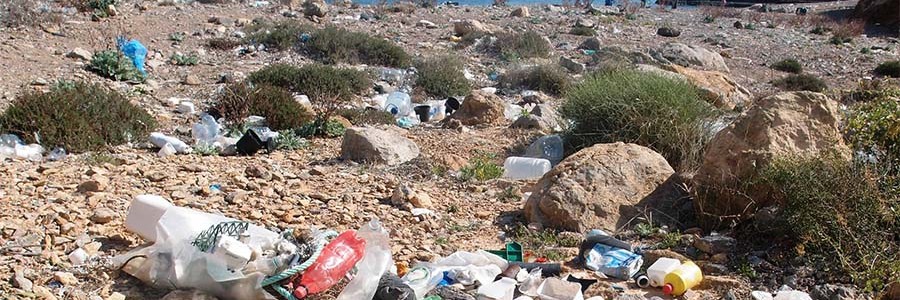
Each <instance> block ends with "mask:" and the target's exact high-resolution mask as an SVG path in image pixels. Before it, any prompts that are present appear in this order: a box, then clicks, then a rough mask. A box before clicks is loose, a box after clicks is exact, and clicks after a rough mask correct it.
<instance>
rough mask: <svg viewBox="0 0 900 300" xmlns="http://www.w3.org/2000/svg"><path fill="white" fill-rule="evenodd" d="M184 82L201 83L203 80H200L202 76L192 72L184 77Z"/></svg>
mask: <svg viewBox="0 0 900 300" xmlns="http://www.w3.org/2000/svg"><path fill="white" fill-rule="evenodd" d="M183 83H184V84H186V85H201V84H203V82H201V81H200V77H198V76H197V75H194V74H190V75H188V76H187V77H185V78H184V82H183Z"/></svg>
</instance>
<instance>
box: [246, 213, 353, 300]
mask: <svg viewBox="0 0 900 300" xmlns="http://www.w3.org/2000/svg"><path fill="white" fill-rule="evenodd" d="M286 234H287V233H286ZM335 236H337V232H335V231H333V230H328V231H325V232H322V233H320V234H318V235H317V236H316V237H315V238H314V241H313V243H314V244H315V245H314V246H315V247H314V248H313V249H312V250H313V251H312V253H311V254H310V256H309V259H307V260H306V261H305V262H303V263H302V264H299V265H296V266H293V267H291V268H288V269H287V270H284V271H282V272H281V273H279V274H276V275H274V276H272V277H269V278H266V279H265V280H263V282H262V283H261V284H260V285H262V287H267V286H272V289H273V290H275V292H277V293H278V294H279V295H281V296H282V297H284V298H285V299H287V300H297V298H296V297H294V295H293V294H291V291H288V289H286V288H284V287H283V286H281V285H278V284H276V283H279V282H281V281H283V280H286V279H290V278H291V277H294V276H295V275H297V274H300V273H303V271H306V269H307V268H309V266H311V265H312V264H313V263H315V262H316V259H318V258H319V255H321V254H322V250H323V249H325V245H327V244H328V239H330V238H334V237H335Z"/></svg>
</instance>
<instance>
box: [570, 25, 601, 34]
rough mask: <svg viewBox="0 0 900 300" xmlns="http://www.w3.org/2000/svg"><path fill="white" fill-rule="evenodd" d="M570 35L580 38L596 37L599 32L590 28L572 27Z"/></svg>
mask: <svg viewBox="0 0 900 300" xmlns="http://www.w3.org/2000/svg"><path fill="white" fill-rule="evenodd" d="M569 34H572V35H580V36H595V35H597V31H596V30H594V29H593V28H590V27H580V26H578V27H572V30H570V31H569Z"/></svg>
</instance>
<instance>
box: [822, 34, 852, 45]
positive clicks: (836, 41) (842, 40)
mask: <svg viewBox="0 0 900 300" xmlns="http://www.w3.org/2000/svg"><path fill="white" fill-rule="evenodd" d="M852 41H853V38H852V37H849V36H843V35H837V34H835V35H832V36H831V39H829V40H828V42H829V43H831V44H832V45H843V44H846V43H849V42H852Z"/></svg>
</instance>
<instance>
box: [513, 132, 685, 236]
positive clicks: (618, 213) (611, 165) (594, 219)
mask: <svg viewBox="0 0 900 300" xmlns="http://www.w3.org/2000/svg"><path fill="white" fill-rule="evenodd" d="M674 173H675V171H674V170H672V167H671V166H669V164H668V163H667V162H666V159H665V158H664V157H663V156H662V155H660V154H659V153H656V152H653V150H650V148H647V147H643V146H639V145H635V144H625V143H612V144H596V145H594V146H591V147H589V148H585V149H582V150H581V151H578V152H577V153H575V154H573V155H572V156H569V157H567V158H566V159H564V160H563V161H562V162H561V163H560V164H559V165H557V166H556V167H555V168H553V169H552V170H550V172H547V174H544V177H542V178H541V179H540V180H539V181H538V183H537V185H536V186H535V189H534V193H533V194H531V197H529V198H528V201H526V203H525V216H526V218H528V220H529V222H537V223H540V224H542V225H544V226H547V227H552V228H557V229H563V230H569V231H574V232H584V231H586V230H589V229H593V228H602V229H607V230H615V229H616V228H617V226H618V225H620V223H623V222H625V221H627V220H625V219H627V218H629V216H628V215H630V214H633V213H635V212H636V210H635V209H633V206H634V205H636V204H638V203H639V202H640V201H641V200H643V199H644V198H645V197H647V196H648V195H650V194H651V193H652V192H653V191H655V190H656V189H657V188H658V187H659V186H660V185H661V184H662V183H663V182H665V181H666V180H667V179H668V178H669V177H670V176H672V174H674Z"/></svg>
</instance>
